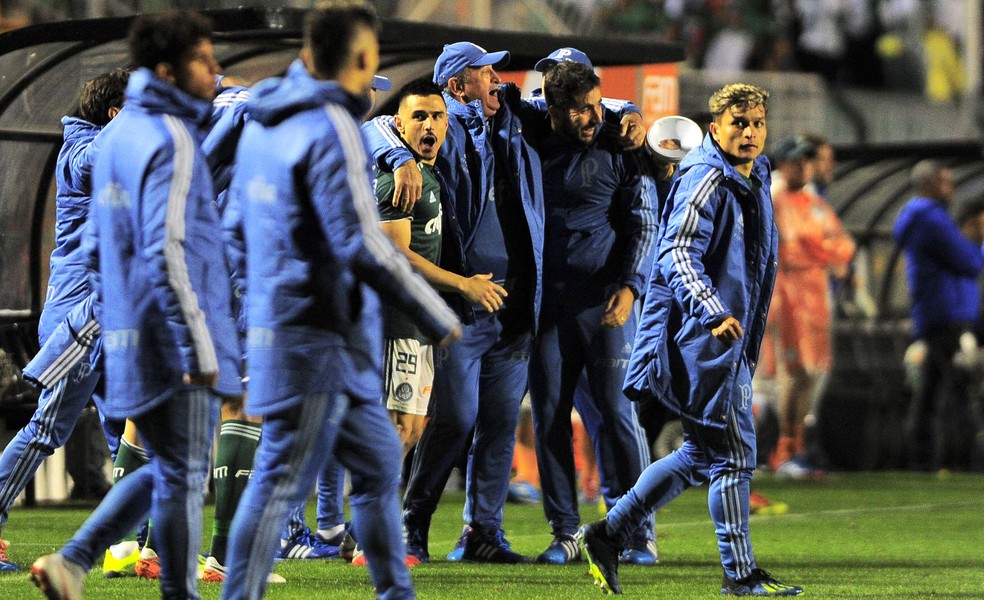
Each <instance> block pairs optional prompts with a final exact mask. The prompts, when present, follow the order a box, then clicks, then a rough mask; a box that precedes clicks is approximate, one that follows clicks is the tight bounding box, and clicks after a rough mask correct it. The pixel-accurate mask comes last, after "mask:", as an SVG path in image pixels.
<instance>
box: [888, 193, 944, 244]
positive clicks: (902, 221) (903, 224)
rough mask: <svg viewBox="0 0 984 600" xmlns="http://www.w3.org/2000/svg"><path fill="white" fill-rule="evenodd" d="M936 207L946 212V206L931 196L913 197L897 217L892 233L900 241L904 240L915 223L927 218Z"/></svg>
mask: <svg viewBox="0 0 984 600" xmlns="http://www.w3.org/2000/svg"><path fill="white" fill-rule="evenodd" d="M934 209H940V210H942V211H943V212H946V207H945V206H943V205H942V204H940V203H939V202H937V201H935V200H933V199H931V198H924V197H917V198H913V199H912V200H910V201H909V202H907V203H906V204H905V206H903V207H902V210H901V211H899V216H898V217H897V218H896V219H895V225H894V226H893V227H892V235H893V236H894V237H895V239H896V240H898V241H899V242H904V241H905V240H906V238H908V237H909V235H910V234H911V233H912V231H913V229H912V226H913V224H915V223H916V222H917V221H919V222H920V223H921V222H922V221H924V220H926V219H927V218H928V216H929V213H930V212H931V211H933V210H934Z"/></svg>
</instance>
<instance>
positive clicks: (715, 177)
mask: <svg viewBox="0 0 984 600" xmlns="http://www.w3.org/2000/svg"><path fill="white" fill-rule="evenodd" d="M722 178H723V175H722V174H721V173H720V172H719V171H710V172H708V174H707V175H705V176H704V178H703V179H702V180H701V181H700V183H699V184H698V185H697V188H696V191H695V192H694V194H693V196H691V197H690V198H689V199H688V200H687V207H686V209H685V212H684V216H683V219H682V222H681V225H680V229H679V230H678V231H677V234H676V238H675V239H674V240H673V250H672V253H671V257H672V259H673V262H674V264H676V268H677V271H678V272H679V273H680V274H681V275H682V277H683V285H684V286H685V287H686V288H687V290H688V291H689V292H690V294H691V296H693V297H694V299H695V300H697V302H698V303H699V304H701V305H703V306H704V309H705V310H706V311H708V312H709V313H711V314H720V313H723V312H724V305H723V304H722V303H721V300H720V299H719V298H718V297H717V295H716V294H715V293H714V291H713V290H712V289H711V288H709V287H708V286H707V285H706V284H705V283H704V282H703V281H702V280H701V279H700V275H699V274H698V273H697V270H696V269H695V268H694V266H693V263H692V261H691V260H690V255H689V254H688V253H687V249H688V248H690V247H692V246H693V243H694V236H695V234H696V233H697V231H698V226H699V223H700V211H701V209H702V208H703V207H704V205H705V204H707V201H708V200H709V199H710V197H711V194H713V192H714V190H716V189H717V184H718V182H719V181H720V180H721V179H722Z"/></svg>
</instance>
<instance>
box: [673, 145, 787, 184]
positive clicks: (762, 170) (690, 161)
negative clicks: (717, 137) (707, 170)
mask: <svg viewBox="0 0 984 600" xmlns="http://www.w3.org/2000/svg"><path fill="white" fill-rule="evenodd" d="M696 165H707V166H709V167H711V168H714V169H718V170H720V171H721V172H723V173H724V176H725V177H729V178H731V179H734V180H735V181H737V182H738V183H739V184H741V185H746V184H745V178H744V177H742V174H741V173H739V172H738V169H736V168H735V167H734V166H733V165H732V164H731V163H729V162H728V161H727V160H725V159H724V155H723V154H722V152H721V148H720V146H718V145H717V143H716V142H715V141H714V138H712V137H711V134H710V133H707V134H705V135H704V141H703V142H701V144H700V146H698V147H696V148H694V149H693V150H691V151H690V153H688V154H687V155H686V156H684V157H683V160H682V161H680V172H681V173H683V172H684V171H686V170H687V169H690V168H691V167H694V166H696ZM752 174H753V175H755V177H757V178H758V180H759V181H760V182H761V183H762V185H763V186H766V187H768V186H769V185H771V183H772V167H771V165H770V164H769V159H768V158H766V157H765V155H764V154H760V155H759V156H758V157H757V158H756V159H755V162H754V163H753V164H752Z"/></svg>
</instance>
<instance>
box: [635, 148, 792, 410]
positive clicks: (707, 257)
mask: <svg viewBox="0 0 984 600" xmlns="http://www.w3.org/2000/svg"><path fill="white" fill-rule="evenodd" d="M752 178H753V180H755V181H757V182H758V185H757V186H755V187H754V188H753V187H750V186H749V185H748V183H746V181H745V180H744V178H743V177H742V176H741V174H740V173H738V171H737V170H735V168H734V167H733V166H731V165H730V164H729V163H728V162H727V161H726V160H725V159H724V157H723V155H722V154H721V150H720V148H719V147H718V146H717V144H716V143H715V142H714V140H713V139H712V138H711V136H710V135H707V136H705V138H704V142H703V144H702V145H701V146H700V147H699V148H695V149H694V150H693V151H691V152H690V153H689V154H688V155H687V156H686V157H685V158H684V159H683V161H682V162H681V164H680V177H679V179H677V180H676V181H675V182H674V184H673V188H672V191H671V193H670V197H669V198H668V199H667V202H666V206H665V207H664V209H663V214H662V215H660V222H661V230H660V241H659V247H658V249H657V251H656V258H655V260H654V261H653V268H652V273H651V274H650V276H649V281H648V284H647V286H646V287H647V289H646V292H645V295H646V300H645V303H644V305H643V309H642V319H641V321H640V323H639V328H638V330H637V332H636V339H635V344H634V347H633V350H632V356H631V358H630V359H629V370H628V374H627V375H626V380H625V387H624V391H625V393H626V395H627V396H628V397H629V398H632V399H640V398H642V397H646V396H649V397H655V398H656V399H657V400H659V401H660V402H661V403H662V404H664V405H665V406H667V407H668V408H670V409H671V410H673V411H674V412H676V413H678V414H680V415H681V416H683V417H685V418H688V419H691V420H693V421H695V422H698V423H702V424H704V425H709V426H712V427H718V428H723V427H724V426H725V424H726V422H727V418H728V414H729V413H730V410H731V399H732V387H733V385H734V379H735V374H736V373H737V369H738V365H739V364H740V363H741V362H744V363H745V364H746V365H747V366H748V368H749V369H750V370H751V371H753V372H754V370H755V362H756V360H757V359H758V352H759V347H760V346H761V343H762V336H763V334H764V332H765V320H766V316H767V314H768V310H769V303H770V301H771V299H772V289H773V286H774V284H775V277H776V268H777V264H778V263H777V256H778V239H779V236H778V233H777V231H776V226H775V223H774V222H773V216H772V198H771V196H770V193H769V186H770V184H771V181H772V177H771V174H770V168H769V162H768V159H766V158H765V157H761V156H760V157H759V158H757V159H755V164H754V165H753V167H752ZM728 315H731V316H733V317H735V318H736V319H738V321H739V322H740V323H741V326H742V329H743V330H744V336H742V338H740V339H739V340H738V341H736V342H734V343H725V342H721V341H718V340H717V339H716V338H715V337H714V336H712V335H711V328H712V326H714V325H717V324H718V323H719V322H720V321H721V320H722V319H723V318H724V317H726V316H728Z"/></svg>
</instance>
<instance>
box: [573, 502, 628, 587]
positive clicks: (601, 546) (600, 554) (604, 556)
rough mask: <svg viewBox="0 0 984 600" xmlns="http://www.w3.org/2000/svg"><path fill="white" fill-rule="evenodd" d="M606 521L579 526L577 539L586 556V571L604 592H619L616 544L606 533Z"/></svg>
mask: <svg viewBox="0 0 984 600" xmlns="http://www.w3.org/2000/svg"><path fill="white" fill-rule="evenodd" d="M605 526H606V521H604V520H602V521H595V522H593V523H588V524H587V525H585V526H583V527H581V529H580V530H579V531H578V532H577V533H578V541H579V542H580V544H581V549H582V550H584V555H585V556H587V558H588V573H590V574H591V577H593V578H594V584H595V585H596V586H598V587H599V588H601V591H602V593H604V594H621V593H622V586H621V585H620V584H619V583H618V545H617V544H616V543H615V542H614V540H612V538H611V536H610V535H608V531H607V530H606V528H605Z"/></svg>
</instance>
